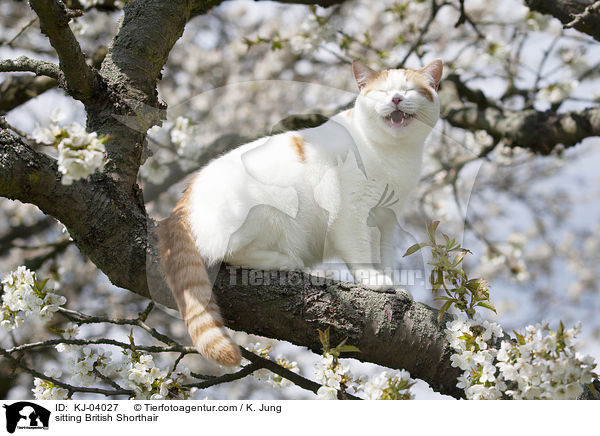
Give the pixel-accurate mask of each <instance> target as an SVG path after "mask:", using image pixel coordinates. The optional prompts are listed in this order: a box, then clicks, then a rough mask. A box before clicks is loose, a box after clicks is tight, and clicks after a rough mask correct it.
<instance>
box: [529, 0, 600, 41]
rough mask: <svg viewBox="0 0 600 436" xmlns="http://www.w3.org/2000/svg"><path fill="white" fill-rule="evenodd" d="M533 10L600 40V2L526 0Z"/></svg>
mask: <svg viewBox="0 0 600 436" xmlns="http://www.w3.org/2000/svg"><path fill="white" fill-rule="evenodd" d="M525 4H526V5H527V7H528V8H529V9H531V10H532V11H536V12H540V13H542V14H549V15H552V16H553V17H555V18H558V19H559V20H560V21H561V22H562V23H563V24H564V25H565V27H574V28H575V29H577V30H579V31H580V32H583V33H587V34H588V35H590V36H592V37H593V38H594V39H595V40H596V41H600V2H598V1H596V2H594V1H593V0H525Z"/></svg>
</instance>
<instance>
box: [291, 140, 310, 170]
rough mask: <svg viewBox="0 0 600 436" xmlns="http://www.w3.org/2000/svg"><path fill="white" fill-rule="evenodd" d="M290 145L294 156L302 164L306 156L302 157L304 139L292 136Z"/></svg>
mask: <svg viewBox="0 0 600 436" xmlns="http://www.w3.org/2000/svg"><path fill="white" fill-rule="evenodd" d="M290 145H291V146H292V148H293V149H294V152H295V153H296V156H298V160H299V161H300V162H302V163H304V162H306V156H305V155H304V138H302V137H301V136H299V135H293V136H292V139H291V141H290Z"/></svg>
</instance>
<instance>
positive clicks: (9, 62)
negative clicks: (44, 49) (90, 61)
mask: <svg viewBox="0 0 600 436" xmlns="http://www.w3.org/2000/svg"><path fill="white" fill-rule="evenodd" d="M14 71H29V72H31V73H35V74H36V75H38V76H48V77H50V78H52V79H55V80H57V81H59V82H63V81H64V77H63V74H62V72H61V70H60V68H58V65H55V64H53V63H52V62H45V61H39V60H35V59H30V58H28V57H26V56H20V57H18V58H17V59H6V60H1V61H0V73H6V72H14Z"/></svg>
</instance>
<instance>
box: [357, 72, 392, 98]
mask: <svg viewBox="0 0 600 436" xmlns="http://www.w3.org/2000/svg"><path fill="white" fill-rule="evenodd" d="M387 78H388V70H383V71H379V72H378V73H376V74H374V75H373V76H371V77H370V78H369V79H367V83H366V84H365V86H363V87H362V88H360V89H361V90H363V91H364V94H365V95H367V94H368V93H369V92H371V91H373V90H375V89H377V88H378V87H379V86H381V83H382V82H385V81H386V80H387Z"/></svg>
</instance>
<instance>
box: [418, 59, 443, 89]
mask: <svg viewBox="0 0 600 436" xmlns="http://www.w3.org/2000/svg"><path fill="white" fill-rule="evenodd" d="M442 69H443V64H442V60H441V59H434V60H433V61H431V62H429V63H428V64H427V65H425V66H424V67H423V68H421V70H420V71H421V73H422V74H424V75H425V77H426V78H427V80H428V84H429V86H431V87H432V88H433V89H435V90H436V91H437V89H438V85H439V84H440V80H441V79H442Z"/></svg>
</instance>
